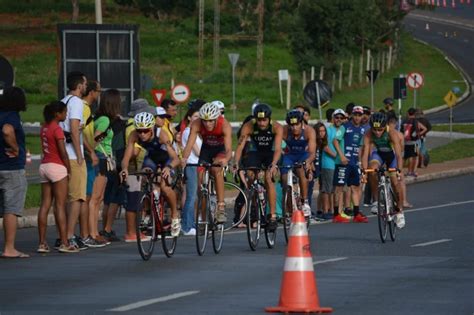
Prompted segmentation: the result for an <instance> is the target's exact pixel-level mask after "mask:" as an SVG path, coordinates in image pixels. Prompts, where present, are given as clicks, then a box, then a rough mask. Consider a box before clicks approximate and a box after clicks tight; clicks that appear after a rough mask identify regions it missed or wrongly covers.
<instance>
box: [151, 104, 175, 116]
mask: <svg viewBox="0 0 474 315" xmlns="http://www.w3.org/2000/svg"><path fill="white" fill-rule="evenodd" d="M154 115H155V116H158V117H160V118H170V117H171V116H170V115H168V114H167V113H166V110H165V109H164V108H163V107H161V106H158V107H157V108H156V112H155V114H154Z"/></svg>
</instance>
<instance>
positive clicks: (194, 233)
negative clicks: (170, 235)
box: [183, 228, 196, 236]
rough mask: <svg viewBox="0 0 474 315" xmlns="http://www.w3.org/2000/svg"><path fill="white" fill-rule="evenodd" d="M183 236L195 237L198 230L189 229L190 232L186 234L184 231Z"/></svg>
mask: <svg viewBox="0 0 474 315" xmlns="http://www.w3.org/2000/svg"><path fill="white" fill-rule="evenodd" d="M183 235H184V236H194V235H196V229H195V228H191V229H189V231H187V232H184V231H183Z"/></svg>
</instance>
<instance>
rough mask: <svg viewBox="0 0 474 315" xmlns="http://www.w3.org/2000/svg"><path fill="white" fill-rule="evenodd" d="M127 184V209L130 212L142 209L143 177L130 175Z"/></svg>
mask: <svg viewBox="0 0 474 315" xmlns="http://www.w3.org/2000/svg"><path fill="white" fill-rule="evenodd" d="M127 185H128V188H127V206H126V207H125V209H126V210H127V211H130V212H137V211H138V210H139V209H140V202H141V199H142V197H143V192H142V191H141V190H142V183H141V177H140V176H135V175H131V176H128V178H127Z"/></svg>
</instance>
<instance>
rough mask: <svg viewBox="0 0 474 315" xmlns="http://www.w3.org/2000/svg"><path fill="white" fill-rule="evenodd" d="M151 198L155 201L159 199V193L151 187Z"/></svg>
mask: <svg viewBox="0 0 474 315" xmlns="http://www.w3.org/2000/svg"><path fill="white" fill-rule="evenodd" d="M153 200H154V201H155V203H158V201H159V200H160V193H159V192H158V190H156V189H153Z"/></svg>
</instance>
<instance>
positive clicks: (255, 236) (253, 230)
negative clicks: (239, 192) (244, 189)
mask: <svg viewBox="0 0 474 315" xmlns="http://www.w3.org/2000/svg"><path fill="white" fill-rule="evenodd" d="M257 198H258V194H257V192H256V191H255V190H251V192H250V195H249V198H248V200H249V204H248V208H247V239H248V242H249V246H250V249H251V250H253V251H255V250H256V249H257V246H258V241H259V240H260V228H261V223H262V222H261V220H260V219H261V218H260V209H259V203H258V201H257Z"/></svg>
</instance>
